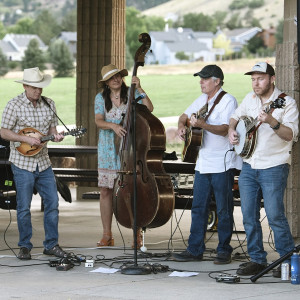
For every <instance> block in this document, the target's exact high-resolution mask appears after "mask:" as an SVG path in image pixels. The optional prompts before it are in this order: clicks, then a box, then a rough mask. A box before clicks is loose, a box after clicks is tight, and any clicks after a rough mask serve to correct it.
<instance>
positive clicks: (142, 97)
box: [135, 93, 147, 102]
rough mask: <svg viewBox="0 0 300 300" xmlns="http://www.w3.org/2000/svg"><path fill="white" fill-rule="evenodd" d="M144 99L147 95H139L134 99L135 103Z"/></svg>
mask: <svg viewBox="0 0 300 300" xmlns="http://www.w3.org/2000/svg"><path fill="white" fill-rule="evenodd" d="M146 97H147V95H146V94H145V93H141V94H140V95H139V96H138V97H137V98H136V99H135V101H136V102H138V101H140V100H141V99H144V98H146Z"/></svg>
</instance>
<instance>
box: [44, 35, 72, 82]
mask: <svg viewBox="0 0 300 300" xmlns="http://www.w3.org/2000/svg"><path fill="white" fill-rule="evenodd" d="M49 54H50V61H51V63H52V64H53V69H54V70H55V77H71V76H73V72H74V65H73V60H72V54H71V52H70V51H69V48H68V46H67V45H66V44H65V42H64V41H63V40H61V39H58V40H56V41H55V42H53V43H52V44H51V45H50V47H49Z"/></svg>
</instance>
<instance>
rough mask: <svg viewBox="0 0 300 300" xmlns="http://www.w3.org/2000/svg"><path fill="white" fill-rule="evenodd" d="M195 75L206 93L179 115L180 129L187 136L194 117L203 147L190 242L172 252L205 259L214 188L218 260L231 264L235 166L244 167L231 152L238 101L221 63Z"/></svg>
mask: <svg viewBox="0 0 300 300" xmlns="http://www.w3.org/2000/svg"><path fill="white" fill-rule="evenodd" d="M194 76H200V86H201V90H202V93H203V94H202V95H201V96H199V97H198V98H197V99H196V100H195V101H194V102H193V103H192V104H191V105H190V106H189V107H188V108H187V109H186V111H185V112H184V113H183V114H182V115H181V116H180V117H179V121H178V131H177V133H178V135H179V137H180V138H181V139H182V140H185V138H184V136H185V134H186V124H187V123H188V119H189V118H190V124H191V125H192V126H193V127H197V128H202V130H203V138H202V144H201V147H199V148H200V150H198V153H196V155H197V156H198V158H197V157H196V158H195V159H197V162H196V167H195V179H194V193H193V205H192V224H191V229H190V236H189V241H188V243H189V245H188V248H187V249H186V250H185V251H184V252H182V253H173V255H172V256H173V258H174V259H175V260H176V261H197V260H202V258H203V253H204V251H205V243H204V238H205V233H206V230H207V222H208V208H209V203H210V200H211V196H212V192H213V193H214V196H215V200H216V205H217V216H218V236H219V244H218V247H217V256H216V258H215V260H214V263H215V264H228V263H230V262H231V253H232V247H231V246H230V241H231V236H232V229H233V195H232V187H233V181H234V170H235V169H236V168H237V169H238V168H240V167H241V160H240V158H239V157H237V155H236V154H235V153H234V152H233V151H230V152H229V150H230V147H231V145H230V143H229V141H228V138H227V131H228V124H229V118H230V116H231V114H232V113H233V112H234V110H235V109H236V107H237V101H236V99H235V98H234V97H233V96H231V95H229V94H228V93H225V92H224V91H223V90H222V85H223V80H224V75H223V71H222V70H221V68H220V67H218V66H217V65H207V66H205V67H204V68H203V69H202V70H201V71H200V72H198V73H196V74H194ZM203 106H207V113H206V115H205V116H203V115H202V116H200V118H197V116H196V115H198V114H197V112H199V111H200V110H202V108H203ZM200 115H201V113H200ZM199 146H200V145H199ZM231 148H232V147H231Z"/></svg>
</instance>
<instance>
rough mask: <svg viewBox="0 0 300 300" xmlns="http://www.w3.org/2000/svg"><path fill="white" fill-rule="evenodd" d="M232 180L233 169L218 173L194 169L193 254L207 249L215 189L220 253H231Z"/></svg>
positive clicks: (201, 252)
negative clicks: (208, 227) (201, 171)
mask: <svg viewBox="0 0 300 300" xmlns="http://www.w3.org/2000/svg"><path fill="white" fill-rule="evenodd" d="M233 180H234V172H233V170H232V169H231V170H228V171H226V172H222V173H215V174H200V172H198V171H196V172H195V180H194V195H193V205H192V211H191V214H192V223H191V230H190V236H189V241H188V243H189V245H188V248H187V250H188V252H190V253H191V254H193V255H200V254H203V252H204V250H205V244H204V238H205V233H206V230H207V221H208V211H209V203H210V200H211V195H212V191H213V192H214V195H215V200H216V205H217V216H218V236H219V244H218V247H217V251H218V253H232V247H231V246H230V240H231V236H232V230H233V195H232V186H233Z"/></svg>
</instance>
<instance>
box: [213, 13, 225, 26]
mask: <svg viewBox="0 0 300 300" xmlns="http://www.w3.org/2000/svg"><path fill="white" fill-rule="evenodd" d="M226 16H227V12H226V11H220V10H218V11H216V12H215V13H214V14H213V15H212V18H213V19H214V20H215V21H216V25H217V26H219V27H220V28H224V27H225V22H224V21H225V19H226Z"/></svg>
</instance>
